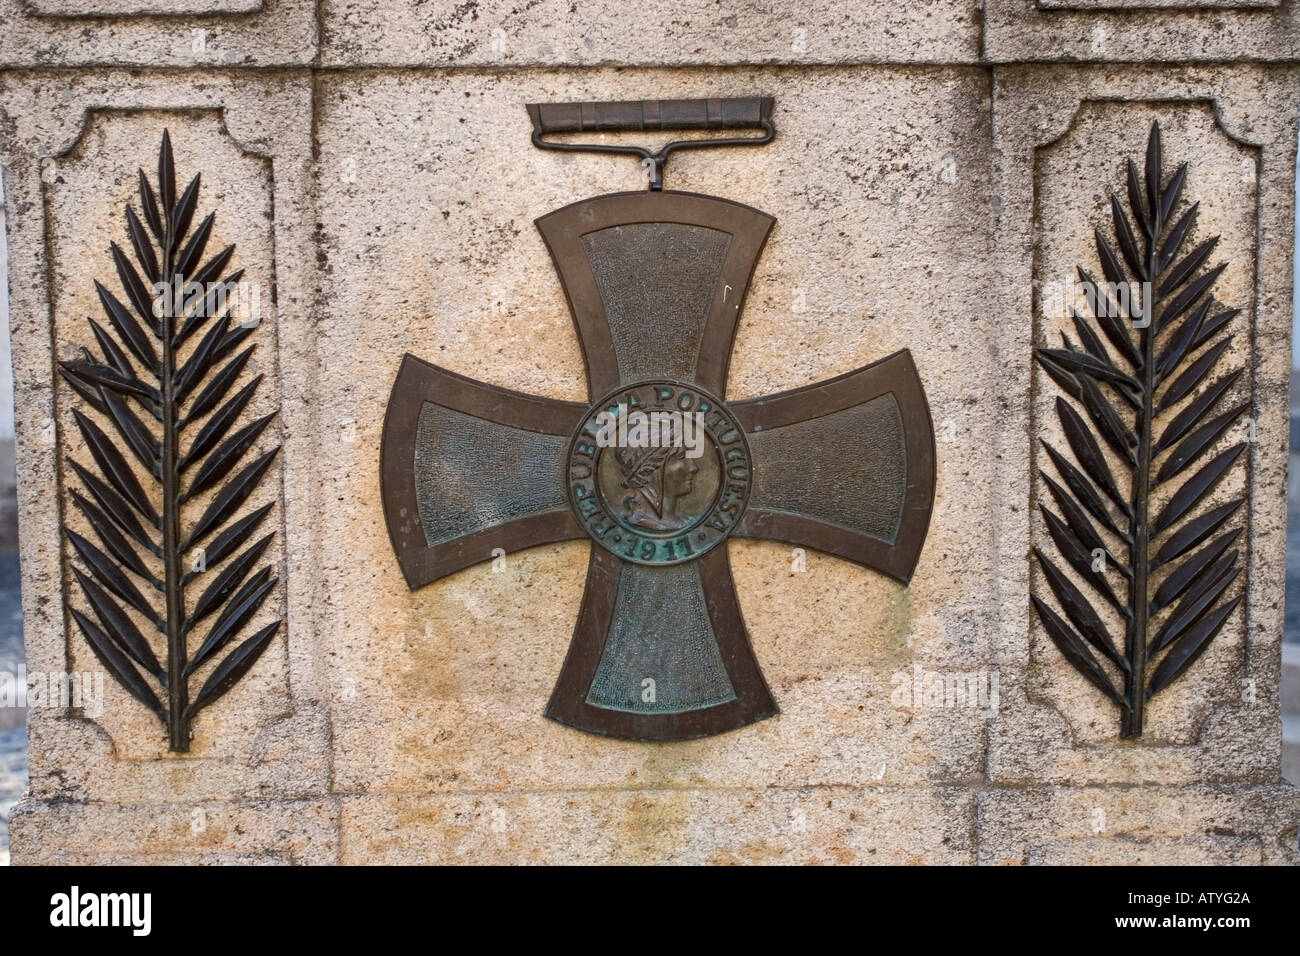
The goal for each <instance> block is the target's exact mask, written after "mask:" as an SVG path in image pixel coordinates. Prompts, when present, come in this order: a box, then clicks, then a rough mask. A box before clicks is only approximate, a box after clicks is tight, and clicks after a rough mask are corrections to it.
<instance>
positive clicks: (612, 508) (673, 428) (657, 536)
mask: <svg viewBox="0 0 1300 956" xmlns="http://www.w3.org/2000/svg"><path fill="white" fill-rule="evenodd" d="M566 477H567V480H568V485H569V501H570V503H571V504H572V505H573V510H574V511H575V512H576V513H577V515H578V520H579V521H580V522H581V523H582V526H583V527H584V528H586V529H587V533H588V534H590V535H591V537H592V538H593V539H594V540H595V541H596V543H597V544H599V545H601V546H602V547H604V548H606V549H607V550H609V551H611V552H612V553H614V554H616V555H618V556H619V557H620V558H623V559H624V560H627V561H633V562H635V563H637V564H649V565H665V564H681V563H682V562H684V561H691V560H693V559H695V558H698V557H699V556H700V555H701V554H703V553H704V552H705V551H708V550H709V549H710V548H712V547H715V546H716V545H717V544H718V543H720V542H721V541H723V540H725V539H726V537H727V535H728V534H730V533H731V529H732V528H734V527H735V526H736V522H738V521H739V520H740V516H741V515H742V514H744V513H745V505H746V503H747V502H748V501H749V489H750V483H751V477H752V463H751V459H750V456H749V445H748V443H746V441H745V433H744V430H743V429H742V428H741V427H740V424H739V423H738V422H737V421H736V418H735V416H734V415H732V413H731V411H730V409H728V408H727V406H726V405H724V404H723V403H722V402H721V401H720V400H718V399H717V398H714V397H713V396H712V395H710V394H709V393H708V392H706V391H703V390H702V389H700V388H697V387H696V386H694V385H683V384H682V383H680V382H669V381H651V382H640V383H638V384H636V385H627V386H624V387H623V388H619V389H616V390H615V391H613V392H610V393H609V394H608V395H606V396H605V397H604V398H602V399H601V400H600V401H598V402H596V403H595V404H594V405H593V406H592V407H591V409H590V410H589V411H588V412H587V414H586V416H585V417H584V418H583V420H582V422H581V423H580V424H579V425H578V430H577V433H576V434H575V435H574V437H573V441H572V443H571V444H570V445H569V459H568V468H567V471H566Z"/></svg>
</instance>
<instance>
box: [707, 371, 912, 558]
mask: <svg viewBox="0 0 1300 956" xmlns="http://www.w3.org/2000/svg"><path fill="white" fill-rule="evenodd" d="M731 408H732V410H733V411H734V412H735V414H736V417H737V419H738V420H739V421H740V423H741V425H742V426H743V427H744V429H745V433H746V436H747V438H748V440H749V445H750V450H751V453H752V455H753V460H754V487H753V491H752V493H751V496H750V501H749V507H748V509H747V510H746V512H745V514H744V516H743V517H742V518H741V521H740V523H739V525H738V526H737V528H736V531H735V534H737V535H741V536H745V537H751V538H766V539H769V540H775V541H784V542H787V543H790V544H794V545H800V546H805V547H810V548H816V549H817V550H819V551H825V552H827V553H829V554H834V555H838V556H839V557H842V558H847V559H849V560H851V561H856V562H858V563H859V564H863V565H866V566H867V567H870V568H874V569H875V570H877V571H880V572H882V573H883V574H888V575H889V576H890V577H893V578H896V579H897V580H899V581H902V582H903V583H907V581H908V580H909V579H910V578H911V576H912V571H913V569H914V568H915V567H916V562H917V560H918V559H919V557H920V553H921V545H922V544H923V543H924V541H925V533H926V529H927V528H928V527H929V523H930V511H931V508H932V506H933V503H934V477H935V476H934V470H935V453H934V429H933V427H932V425H931V423H930V412H929V408H928V406H927V404H926V400H925V392H924V390H923V388H922V386H921V380H920V378H919V376H918V375H917V373H916V365H915V363H914V362H913V361H912V355H911V353H910V352H908V351H906V350H904V351H901V352H896V353H894V354H893V355H891V356H889V357H887V358H884V359H881V360H880V361H879V362H875V363H873V364H871V365H867V366H864V367H862V368H859V369H855V370H854V371H852V372H848V373H846V374H844V375H840V376H839V377H837V378H833V379H829V380H827V381H825V382H819V383H817V384H815V385H809V386H807V387H805V388H799V389H794V390H793V391H788V392H780V393H778V394H775V395H768V396H765V397H763V398H756V399H749V400H747V401H741V402H733V403H732V404H731Z"/></svg>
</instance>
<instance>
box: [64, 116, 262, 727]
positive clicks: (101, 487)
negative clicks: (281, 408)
mask: <svg viewBox="0 0 1300 956" xmlns="http://www.w3.org/2000/svg"><path fill="white" fill-rule="evenodd" d="M200 193H201V179H200V177H199V176H195V177H194V178H193V179H192V180H190V182H189V183H188V185H186V187H185V189H184V190H183V191H182V192H181V193H180V195H179V196H178V195H177V191H176V170H175V159H174V156H173V153H172V146H171V138H170V135H169V134H167V133H166V132H164V134H163V140H162V145H161V147H160V149H159V152H158V173H157V180H156V186H155V184H154V183H151V182H150V180H149V177H148V176H147V175H146V174H145V172H144V171H143V170H141V171H140V175H139V199H140V212H139V213H137V212H136V210H134V209H131V208H128V209H127V210H126V211H125V223H126V239H127V246H128V247H129V249H130V255H128V253H127V251H125V250H124V248H123V247H122V246H121V245H119V244H118V243H115V242H114V243H110V245H109V252H110V258H111V261H112V265H113V270H114V272H115V273H116V276H117V282H118V287H119V289H120V291H119V292H116V293H115V292H113V291H110V290H109V289H108V287H107V286H106V285H105V284H103V283H100V282H96V283H95V291H96V294H97V295H98V297H99V301H100V305H101V306H102V307H103V310H104V315H105V317H106V318H107V324H106V325H100V324H99V323H97V322H95V321H94V320H90V326H91V332H92V334H93V335H94V338H95V343H96V345H97V347H98V349H99V351H100V353H101V354H102V360H101V359H99V358H97V357H96V356H95V355H93V354H92V353H91V352H90V351H89V350H86V349H83V350H82V352H83V355H84V358H83V359H82V360H78V361H69V362H63V363H60V369H59V371H60V373H61V377H62V379H63V380H64V381H65V382H67V384H68V385H69V387H70V388H71V390H72V393H73V394H74V395H75V396H76V397H77V398H78V399H80V401H81V402H82V403H84V410H83V408H74V410H73V419H74V421H75V423H76V425H77V431H78V432H79V433H80V435H81V438H82V439H83V440H84V442H85V445H86V448H87V449H88V451H89V452H90V457H91V458H92V459H93V461H94V465H95V467H94V468H93V469H92V468H89V467H86V466H84V465H81V464H79V463H78V462H76V461H72V460H69V464H70V466H71V468H72V470H73V472H74V473H75V474H76V476H77V477H78V479H79V480H80V482H81V484H82V486H83V487H84V489H85V491H86V494H84V495H83V494H82V493H81V492H80V491H77V490H73V491H72V492H71V493H70V494H71V499H72V503H73V504H74V505H75V506H76V508H77V510H78V511H79V512H80V513H81V515H82V517H83V518H84V520H85V522H86V523H87V524H88V525H89V526H90V528H91V530H93V532H94V534H95V537H96V538H97V539H98V542H99V543H98V545H97V544H96V543H95V542H92V541H91V540H90V539H89V538H87V537H85V536H84V535H82V534H81V533H79V532H78V531H76V530H74V529H73V528H70V527H65V529H64V530H65V532H66V536H67V538H68V541H69V543H70V545H71V549H72V553H73V556H74V558H75V559H76V561H77V564H78V565H79V566H76V565H74V567H73V577H74V579H75V580H76V582H77V584H78V585H79V587H80V592H81V595H82V597H83V598H84V600H85V601H86V603H87V604H88V605H89V607H90V609H91V611H92V612H93V614H94V619H92V618H91V617H90V616H89V615H87V614H86V613H84V612H83V611H82V610H80V609H78V608H77V607H71V608H70V614H71V616H72V620H73V622H75V624H76V626H77V629H78V630H79V631H80V632H81V634H82V635H83V636H84V637H85V639H86V642H87V644H89V645H90V648H91V650H92V651H93V652H94V654H95V656H96V657H97V658H98V659H99V660H100V662H101V663H102V664H103V665H104V667H105V669H106V670H107V671H108V672H109V673H110V674H111V675H112V676H113V678H114V679H116V680H117V681H118V682H119V683H121V684H122V686H123V687H125V688H126V689H127V691H128V692H129V693H130V694H131V695H132V696H133V697H135V698H136V699H137V700H138V701H140V702H141V703H143V704H144V705H145V706H146V707H147V708H149V710H151V711H152V712H153V713H154V714H155V715H157V717H158V718H159V720H161V721H162V722H163V723H164V724H165V725H166V726H167V729H168V736H169V741H170V746H171V748H172V749H173V750H179V751H183V750H188V749H189V740H190V734H191V729H190V724H191V721H192V720H193V717H194V715H195V714H196V713H197V712H198V711H199V710H201V709H202V708H203V707H206V706H208V705H209V704H211V703H212V702H213V701H215V700H216V699H217V698H219V697H220V696H221V695H222V694H224V693H226V691H228V690H229V689H230V688H231V687H232V686H233V685H234V684H235V683H236V682H237V681H238V680H239V679H240V678H241V677H242V676H243V675H244V674H245V673H247V672H248V670H249V669H250V668H251V667H252V666H253V664H254V663H255V662H256V661H257V659H258V658H259V657H260V656H261V654H262V653H263V652H264V651H265V649H266V646H267V644H268V643H269V641H270V640H271V638H272V636H273V635H274V634H275V633H276V631H277V630H278V627H279V621H275V622H273V623H270V624H265V625H264V626H262V627H260V628H259V629H258V630H257V631H256V632H255V633H254V634H253V636H252V637H251V638H249V639H248V640H246V641H245V642H244V643H243V644H240V645H239V646H238V647H237V648H236V649H235V651H233V652H232V653H231V654H230V655H229V656H228V657H227V658H226V659H225V660H224V661H222V662H221V663H220V664H218V665H217V668H216V669H215V670H214V671H213V673H212V674H211V675H210V676H209V677H208V679H207V681H205V682H204V683H203V685H202V687H201V688H200V689H199V690H198V692H197V694H196V695H195V696H194V697H193V699H192V700H191V696H190V691H191V687H190V680H191V678H192V677H193V675H194V674H195V672H196V670H197V669H198V668H200V667H201V666H202V665H203V664H204V663H205V662H206V661H208V660H210V659H211V658H212V657H213V656H214V655H216V654H217V653H219V652H220V651H222V650H223V649H224V648H225V647H227V646H228V645H229V644H230V643H233V642H234V641H235V639H236V638H237V637H238V636H239V634H240V632H241V631H243V630H244V629H245V628H248V627H250V626H251V625H252V623H253V621H254V618H255V617H256V616H257V614H258V613H259V610H260V609H261V608H262V607H263V605H264V604H265V602H266V600H267V597H268V595H269V594H270V592H271V590H272V589H273V588H274V587H275V584H276V578H275V577H274V576H273V575H272V573H271V568H270V567H269V566H267V567H263V568H262V569H261V570H255V568H256V565H257V562H258V561H260V560H262V559H263V557H264V555H265V553H266V550H267V546H268V544H269V542H270V540H271V537H272V535H270V534H268V535H265V536H264V537H263V538H261V540H259V541H258V542H257V543H256V544H253V545H252V546H247V543H248V540H249V539H250V537H251V536H252V534H253V532H254V531H256V529H257V528H258V526H259V525H261V524H262V522H263V521H264V520H265V518H266V516H267V515H268V513H269V512H270V510H271V508H272V505H271V504H269V503H267V504H263V505H261V506H260V507H255V508H252V509H251V510H250V511H249V512H248V513H247V514H242V515H241V513H240V512H241V509H242V507H243V505H244V504H245V502H246V501H247V500H248V499H249V498H250V497H251V496H252V495H253V494H254V492H255V491H256V490H257V487H258V485H259V483H260V482H261V480H262V478H263V477H264V476H265V474H266V471H267V469H268V468H269V467H270V464H271V462H272V461H273V460H274V458H275V454H276V451H277V449H276V448H270V449H263V450H262V452H261V454H259V455H258V456H257V457H256V458H255V460H254V461H253V463H252V464H251V465H247V466H244V467H243V468H242V469H241V470H238V471H237V469H239V468H240V464H241V462H242V460H243V459H244V458H245V457H246V456H247V455H249V454H250V453H251V452H252V451H253V449H255V448H256V447H257V446H258V443H259V442H261V441H262V440H263V439H264V438H265V436H266V434H267V429H268V425H269V423H270V421H271V419H272V418H273V417H274V416H273V415H264V416H261V417H258V418H255V419H254V420H253V421H251V422H248V423H245V424H243V425H241V424H240V421H239V420H240V417H241V416H242V415H243V414H244V413H245V412H246V411H247V409H248V407H249V405H250V404H251V402H252V399H253V396H254V393H255V392H256V390H257V386H258V384H259V383H260V382H261V376H257V377H255V378H253V380H252V381H249V382H247V383H243V384H242V385H240V387H239V389H238V391H237V393H236V395H235V397H234V398H232V399H230V400H229V401H226V400H225V396H226V395H227V394H228V393H229V392H230V391H231V389H232V388H234V387H235V386H236V384H237V383H239V382H240V379H241V376H242V373H243V371H244V369H245V367H246V365H247V363H248V357H249V355H250V354H251V352H252V346H249V347H248V348H247V349H245V351H244V352H243V353H241V354H240V355H239V356H237V357H236V358H234V359H233V360H230V361H229V362H227V358H228V357H229V356H230V355H231V354H232V353H233V352H234V351H235V350H236V349H237V348H239V347H240V345H241V343H243V342H245V341H246V340H247V339H248V337H249V336H250V335H251V334H252V332H253V330H254V327H253V326H252V325H241V326H238V327H236V328H231V327H230V322H231V319H232V317H233V312H232V311H225V312H224V314H223V315H221V316H217V317H216V318H215V321H213V317H214V315H215V312H216V310H217V309H218V308H220V309H222V310H224V305H222V303H224V302H225V301H226V298H227V296H228V294H229V293H232V292H234V291H235V283H237V282H239V281H240V279H241V277H242V275H243V272H242V270H236V271H234V272H232V273H230V275H228V276H227V277H226V279H225V280H223V282H222V283H220V284H218V283H217V282H216V280H217V278H218V277H219V276H220V275H222V274H223V273H225V271H226V269H227V267H228V266H229V265H230V262H231V260H232V258H233V256H234V249H235V247H234V246H233V245H230V246H227V247H226V248H224V249H222V250H221V251H220V252H218V253H216V254H215V255H212V256H210V257H209V258H208V259H207V260H206V261H203V260H204V256H205V255H206V254H207V251H208V245H209V241H210V239H211V237H212V235H213V233H214V231H215V222H216V214H215V213H209V214H207V215H206V216H204V217H203V218H202V219H201V221H200V222H199V224H198V225H197V226H194V225H193V223H194V220H195V217H196V215H197V212H198V206H199V201H200ZM159 282H162V283H166V284H167V286H168V287H169V288H170V289H172V290H177V289H179V290H185V293H184V294H185V296H186V299H187V301H186V303H184V307H185V308H186V310H187V311H185V313H184V314H181V313H180V309H181V308H182V303H179V302H177V301H175V298H174V297H173V296H172V295H170V294H168V295H160V296H159V297H158V299H157V301H156V302H155V301H154V300H153V299H151V297H150V290H151V288H152V287H153V286H154V285H155V283H159ZM195 284H198V285H199V286H200V287H202V290H203V294H202V295H192V294H191V291H190V290H192V289H193V288H194V285H195ZM204 326H207V328H206V330H205V333H204V335H203V337H202V338H201V339H200V340H199V342H198V343H197V344H196V345H194V346H193V347H192V348H190V349H189V350H188V355H186V356H182V355H181V354H180V351H179V350H180V348H181V347H182V346H183V345H185V343H186V339H187V338H188V337H189V336H190V335H191V334H192V333H194V332H196V331H197V330H199V329H200V328H203V327H204ZM223 362H226V364H225V365H224V367H221V368H220V369H219V370H217V369H218V366H219V365H221V363H223ZM193 392H197V393H198V398H196V399H194V400H193V402H192V403H191V404H190V407H189V409H188V412H187V410H186V409H185V408H184V407H183V406H184V403H185V402H186V400H187V398H188V396H189V395H190V394H191V393H193ZM223 402H224V404H223ZM218 406H220V407H219V408H218ZM214 409H215V410H216V412H215V414H214V415H213V416H212V417H211V418H210V419H209V421H208V422H207V423H206V424H205V425H204V427H203V428H202V429H201V430H200V431H199V432H198V434H197V436H195V437H194V438H193V439H192V440H190V441H189V449H188V451H187V452H186V453H185V454H184V455H182V449H181V437H182V432H183V431H184V429H185V428H186V426H187V425H188V424H189V423H190V422H192V421H194V420H196V419H198V418H200V417H203V416H205V415H207V414H208V413H209V412H212V411H213V410H214ZM92 416H97V417H92ZM124 452H125V454H124ZM200 462H201V464H199V467H198V469H197V471H196V473H195V475H194V477H193V478H192V479H191V480H190V487H189V489H188V491H183V490H182V481H181V477H182V472H183V471H184V470H185V469H186V468H188V467H190V466H191V465H193V464H196V463H200ZM142 479H143V480H142ZM208 491H212V493H213V494H212V500H211V502H210V503H209V505H208V507H207V508H205V509H204V510H203V512H202V513H201V514H199V515H197V516H196V515H193V514H188V513H187V509H186V507H185V506H186V503H187V501H188V499H189V497H190V496H191V495H195V494H198V493H201V492H208ZM209 537H210V538H211V544H210V545H209V546H208V548H207V550H206V551H205V552H204V553H202V554H201V555H200V557H201V558H202V560H198V561H196V562H195V563H194V566H193V567H191V568H190V569H189V570H185V563H186V562H187V561H188V559H189V557H190V555H189V554H188V551H189V548H190V546H191V545H192V544H193V543H194V542H196V541H198V540H199V539H204V538H209ZM246 546H247V547H246ZM141 548H142V549H143V554H142V552H141V550H139V549H141ZM240 548H244V551H243V552H242V553H241V554H240V555H239V557H237V558H235V559H233V560H230V561H227V560H226V559H227V558H229V557H230V556H231V555H232V554H234V553H235V552H236V551H238V550H239V549H240ZM219 564H220V565H223V566H222V567H221V568H220V569H218V568H217V567H216V566H217V565H219ZM83 567H84V568H85V569H86V570H84V571H83ZM137 580H140V581H143V582H145V585H146V587H145V588H144V590H142V589H141V588H140V587H139V586H138V585H137V584H136V583H135V582H136V581H137ZM200 585H201V586H202V590H201V592H200V594H199V597H198V598H197V601H196V602H195V604H194V606H193V609H192V610H191V611H189V612H187V611H186V604H187V588H189V587H190V586H200ZM146 592H148V593H146ZM134 615H139V616H140V617H142V618H143V619H144V620H145V621H147V622H149V623H150V624H152V625H153V627H154V628H156V629H157V630H158V631H159V632H160V633H161V635H162V636H163V639H164V641H165V647H164V651H165V653H163V654H161V655H160V654H159V653H158V651H157V650H156V649H155V647H154V645H153V644H152V643H151V641H150V640H149V638H148V637H146V635H145V634H144V633H142V632H141V630H140V628H139V627H138V626H137V624H136V618H135V617H134ZM209 615H215V616H216V617H215V620H216V623H215V624H214V625H213V627H212V629H211V631H210V632H209V634H208V637H207V639H206V640H205V642H204V644H203V645H202V646H201V648H200V650H199V651H198V652H196V653H195V654H194V655H193V656H187V653H186V635H187V632H188V631H189V630H190V629H192V627H193V626H194V623H195V621H197V620H199V619H201V618H205V617H207V616H209ZM159 691H161V694H160V693H159ZM164 701H165V703H164Z"/></svg>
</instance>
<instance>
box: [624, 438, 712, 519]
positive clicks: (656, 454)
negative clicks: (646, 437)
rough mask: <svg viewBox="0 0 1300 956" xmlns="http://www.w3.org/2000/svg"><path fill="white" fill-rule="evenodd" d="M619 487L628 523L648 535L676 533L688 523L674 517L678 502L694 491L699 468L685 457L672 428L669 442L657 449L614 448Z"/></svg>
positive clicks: (676, 514)
mask: <svg viewBox="0 0 1300 956" xmlns="http://www.w3.org/2000/svg"><path fill="white" fill-rule="evenodd" d="M615 456H616V457H617V459H618V467H619V475H620V486H621V487H622V488H624V489H626V490H627V491H629V492H630V494H628V495H626V496H625V497H624V498H623V511H624V512H625V514H626V515H627V521H628V522H629V523H630V524H634V525H636V526H638V527H641V528H646V529H648V530H651V531H676V530H678V529H679V528H684V527H685V526H686V525H687V524H688V523H690V521H691V517H692V516H690V515H679V514H678V513H677V502H678V501H679V500H680V499H681V498H682V497H683V496H685V495H688V494H690V492H691V490H692V489H693V488H694V487H695V474H696V472H698V471H699V470H700V466H699V465H697V464H696V463H695V462H694V461H692V460H691V459H689V458H687V457H686V448H685V446H684V445H683V443H682V442H681V440H680V436H679V435H678V434H677V430H676V429H675V428H674V429H673V431H672V441H671V442H667V443H664V444H661V445H660V446H659V447H658V448H626V447H623V448H617V449H615Z"/></svg>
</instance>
